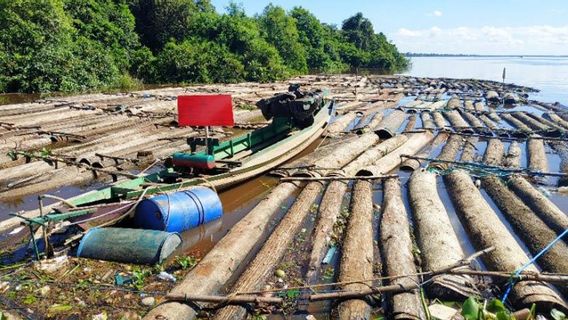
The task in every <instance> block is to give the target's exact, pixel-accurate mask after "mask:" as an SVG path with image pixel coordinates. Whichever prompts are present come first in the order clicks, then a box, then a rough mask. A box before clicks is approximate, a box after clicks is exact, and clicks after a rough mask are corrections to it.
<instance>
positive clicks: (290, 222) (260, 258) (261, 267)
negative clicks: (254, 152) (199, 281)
mask: <svg viewBox="0 0 568 320" xmlns="http://www.w3.org/2000/svg"><path fill="white" fill-rule="evenodd" d="M322 189H323V185H322V184H321V183H319V182H310V183H308V184H307V185H306V187H305V188H304V189H303V190H302V192H301V193H300V195H299V196H298V197H297V198H296V201H295V202H294V205H292V207H291V208H290V210H289V211H288V213H287V214H286V216H285V217H284V218H283V219H282V221H281V222H280V223H279V224H278V226H277V227H276V228H275V229H274V231H273V232H272V233H271V234H270V236H269V238H268V239H267V240H266V242H265V243H264V245H263V246H262V249H260V251H259V252H258V253H257V255H256V256H255V258H254V260H253V261H252V262H251V263H249V264H248V266H247V269H246V270H245V271H244V272H243V273H242V274H241V276H240V277H239V279H238V280H237V282H236V283H235V284H234V285H233V286H232V288H231V292H232V293H238V292H241V291H251V290H259V289H260V288H261V286H262V285H263V284H264V283H265V281H266V280H267V279H268V277H269V276H270V275H271V274H272V273H273V272H274V269H275V268H276V266H277V264H278V262H279V261H280V259H281V258H282V257H283V256H284V254H285V253H286V250H287V249H288V245H289V244H290V243H291V242H292V240H294V237H295V236H296V233H297V232H298V230H299V229H300V227H301V226H302V223H303V222H304V220H305V219H306V217H307V216H308V213H309V212H310V208H311V207H312V204H313V203H314V202H315V201H316V198H317V196H318V195H319V194H320V192H321V191H322ZM245 316H246V309H245V308H244V307H242V306H228V307H225V308H222V309H220V310H218V311H217V313H216V314H215V317H214V319H243V318H245Z"/></svg>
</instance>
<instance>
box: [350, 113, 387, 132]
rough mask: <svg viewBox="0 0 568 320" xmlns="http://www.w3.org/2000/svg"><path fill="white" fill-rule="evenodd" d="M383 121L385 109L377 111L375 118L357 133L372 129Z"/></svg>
mask: <svg viewBox="0 0 568 320" xmlns="http://www.w3.org/2000/svg"><path fill="white" fill-rule="evenodd" d="M381 121H383V111H382V110H381V111H377V113H375V116H374V117H373V119H372V120H371V122H369V123H368V124H367V125H366V126H365V127H364V128H362V129H360V130H358V131H356V133H357V134H362V133H365V132H368V131H370V130H372V129H374V128H375V127H376V126H378V125H379V123H381Z"/></svg>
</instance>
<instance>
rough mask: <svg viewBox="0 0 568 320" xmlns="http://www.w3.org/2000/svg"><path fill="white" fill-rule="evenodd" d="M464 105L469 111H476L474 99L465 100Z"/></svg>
mask: <svg viewBox="0 0 568 320" xmlns="http://www.w3.org/2000/svg"><path fill="white" fill-rule="evenodd" d="M463 107H464V109H465V110H468V111H474V110H475V106H474V105H473V101H471V100H465V101H464V102H463Z"/></svg>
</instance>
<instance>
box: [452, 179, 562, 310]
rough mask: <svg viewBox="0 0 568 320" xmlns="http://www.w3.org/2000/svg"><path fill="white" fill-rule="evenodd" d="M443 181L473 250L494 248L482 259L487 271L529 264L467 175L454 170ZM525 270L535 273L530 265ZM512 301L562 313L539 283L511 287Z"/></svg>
mask: <svg viewBox="0 0 568 320" xmlns="http://www.w3.org/2000/svg"><path fill="white" fill-rule="evenodd" d="M444 180H445V182H446V187H447V188H448V191H449V193H450V197H451V199H452V202H453V203H454V207H455V208H456V212H457V213H458V215H459V216H460V218H461V220H462V223H463V224H464V227H465V228H466V230H467V232H468V234H469V236H470V239H471V240H472V242H473V243H474V245H475V247H476V248H478V249H484V248H488V247H491V246H493V247H495V250H494V251H492V252H490V253H488V254H486V255H484V256H483V257H482V258H483V260H484V261H485V264H486V265H487V266H488V268H489V269H490V270H497V271H509V272H510V271H511V270H517V269H518V268H520V267H521V266H523V265H524V264H525V263H527V262H528V261H529V257H528V256H527V255H526V254H525V253H524V251H523V249H522V248H521V247H520V246H519V244H518V243H517V242H516V240H515V239H514V238H513V236H512V235H511V234H510V233H509V231H508V230H507V228H506V227H505V225H503V223H502V222H501V221H500V220H499V218H498V217H497V214H496V213H495V212H494V211H493V209H492V208H491V207H490V206H489V205H488V204H487V202H486V201H485V199H484V198H483V196H482V195H481V193H480V192H479V190H478V189H477V188H476V187H475V185H474V183H473V181H472V180H471V178H470V176H469V174H468V173H467V172H465V171H463V170H455V171H453V172H452V173H450V174H448V175H446V176H445V177H444ZM526 270H527V271H532V272H536V273H538V269H537V268H536V267H535V266H534V265H531V266H529V267H528V268H527V269H526ZM512 299H513V303H514V304H515V305H516V306H518V307H521V308H525V307H529V308H530V307H531V305H532V304H533V303H535V304H536V305H537V307H538V308H539V309H541V310H550V309H551V308H553V307H556V308H558V309H562V310H566V305H565V303H564V301H563V300H562V299H561V298H560V297H559V296H558V295H557V294H556V293H555V292H554V291H553V290H552V289H551V288H550V287H548V286H547V285H545V284H544V283H541V282H536V281H520V282H518V283H517V284H515V286H514V287H513V290H512Z"/></svg>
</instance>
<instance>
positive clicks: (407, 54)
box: [404, 52, 568, 58]
mask: <svg viewBox="0 0 568 320" xmlns="http://www.w3.org/2000/svg"><path fill="white" fill-rule="evenodd" d="M404 56H405V57H409V58H413V57H439V58H446V57H448V58H450V57H456V58H468V57H471V58H568V55H538V54H537V55H535V54H449V53H448V54H446V53H410V52H407V53H405V54H404Z"/></svg>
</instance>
